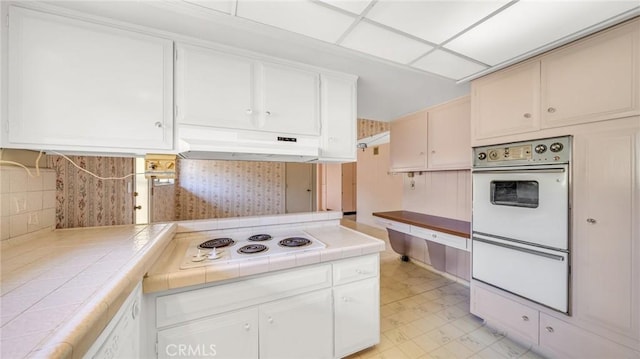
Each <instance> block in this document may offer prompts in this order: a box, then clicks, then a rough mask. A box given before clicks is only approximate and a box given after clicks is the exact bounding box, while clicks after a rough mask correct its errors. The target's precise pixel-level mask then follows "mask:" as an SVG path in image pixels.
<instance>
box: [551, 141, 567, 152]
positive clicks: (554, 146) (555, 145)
mask: <svg viewBox="0 0 640 359" xmlns="http://www.w3.org/2000/svg"><path fill="white" fill-rule="evenodd" d="M563 148H564V146H563V145H562V143H560V142H554V143H552V144H551V146H549V149H550V150H551V152H560V151H562V149H563Z"/></svg>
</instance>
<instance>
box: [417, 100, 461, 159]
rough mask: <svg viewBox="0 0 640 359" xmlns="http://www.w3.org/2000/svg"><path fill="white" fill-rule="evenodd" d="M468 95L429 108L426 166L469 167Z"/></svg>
mask: <svg viewBox="0 0 640 359" xmlns="http://www.w3.org/2000/svg"><path fill="white" fill-rule="evenodd" d="M470 117H471V100H470V98H469V96H465V97H463V98H460V99H457V100H454V101H450V102H447V103H445V104H442V105H439V106H435V107H432V108H430V109H429V119H428V121H427V164H428V167H429V168H430V169H433V170H447V169H469V168H471V134H470V133H471V119H470Z"/></svg>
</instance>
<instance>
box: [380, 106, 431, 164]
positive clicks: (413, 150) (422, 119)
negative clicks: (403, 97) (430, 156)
mask: <svg viewBox="0 0 640 359" xmlns="http://www.w3.org/2000/svg"><path fill="white" fill-rule="evenodd" d="M428 118H429V114H428V112H427V111H426V110H423V111H419V112H416V113H413V114H411V115H408V116H405V117H402V118H399V119H397V120H393V121H391V125H390V134H391V140H390V142H391V143H390V161H389V162H390V167H391V171H392V172H409V171H424V170H425V169H426V168H427V119H428Z"/></svg>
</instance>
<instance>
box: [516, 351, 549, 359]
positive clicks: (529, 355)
mask: <svg viewBox="0 0 640 359" xmlns="http://www.w3.org/2000/svg"><path fill="white" fill-rule="evenodd" d="M520 358H521V359H544V357H543V356H542V355H540V354H538V353H536V352H534V351H533V350H529V351H528V352H526V353H524V354H523V355H522V356H521V357H520Z"/></svg>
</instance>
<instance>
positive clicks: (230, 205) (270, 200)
mask: <svg viewBox="0 0 640 359" xmlns="http://www.w3.org/2000/svg"><path fill="white" fill-rule="evenodd" d="M175 186H176V187H175V219H176V220H188V219H205V218H224V217H238V216H253V215H263V214H280V213H284V212H285V164H284V163H283V162H249V161H212V160H207V161H204V160H183V159H180V160H178V162H177V178H176V184H175ZM156 205H158V204H154V206H156ZM154 212H155V209H154Z"/></svg>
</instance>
